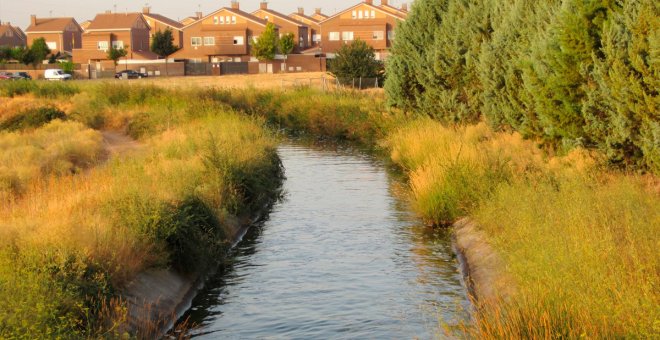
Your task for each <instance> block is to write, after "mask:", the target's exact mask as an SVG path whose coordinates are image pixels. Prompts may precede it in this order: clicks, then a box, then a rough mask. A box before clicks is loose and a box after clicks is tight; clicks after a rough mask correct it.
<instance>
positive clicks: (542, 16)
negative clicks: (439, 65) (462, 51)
mask: <svg viewBox="0 0 660 340" xmlns="http://www.w3.org/2000/svg"><path fill="white" fill-rule="evenodd" d="M560 3H561V0H547V1H543V2H530V1H527V0H510V1H496V2H495V4H494V6H493V8H492V18H493V20H492V21H491V22H492V27H493V34H492V37H491V39H490V40H489V41H488V42H486V43H484V45H483V46H482V49H481V54H480V56H479V64H478V75H479V79H480V83H481V84H482V86H483V90H482V92H481V102H482V106H481V108H482V114H483V116H484V117H485V118H486V121H487V122H488V123H489V124H490V125H491V127H493V128H494V129H496V130H501V129H507V130H509V129H513V130H516V131H518V132H520V133H521V134H522V135H523V136H525V137H533V136H539V134H540V133H539V130H540V128H539V124H538V119H537V117H536V113H535V111H534V105H533V101H532V100H530V99H529V98H528V97H529V93H528V92H527V91H525V84H524V80H523V77H522V75H523V68H524V67H525V65H526V64H527V60H529V56H530V46H531V45H532V43H534V42H535V41H536V40H537V39H540V38H542V37H543V34H544V32H546V30H547V27H548V25H549V23H550V22H551V19H552V18H553V16H554V15H555V13H556V11H557V9H558V7H559V5H560ZM498 18H499V20H498Z"/></svg>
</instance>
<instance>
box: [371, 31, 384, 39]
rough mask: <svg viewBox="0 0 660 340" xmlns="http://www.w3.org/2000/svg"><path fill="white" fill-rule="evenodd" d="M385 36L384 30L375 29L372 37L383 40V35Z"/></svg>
mask: <svg viewBox="0 0 660 340" xmlns="http://www.w3.org/2000/svg"><path fill="white" fill-rule="evenodd" d="M384 36H385V34H384V32H383V31H375V32H374V35H373V36H372V39H374V40H383V37H384Z"/></svg>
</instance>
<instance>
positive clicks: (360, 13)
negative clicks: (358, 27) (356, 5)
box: [358, 11, 362, 19]
mask: <svg viewBox="0 0 660 340" xmlns="http://www.w3.org/2000/svg"><path fill="white" fill-rule="evenodd" d="M358 19H362V11H358Z"/></svg>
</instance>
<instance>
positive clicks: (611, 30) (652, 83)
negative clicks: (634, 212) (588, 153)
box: [583, 0, 660, 174]
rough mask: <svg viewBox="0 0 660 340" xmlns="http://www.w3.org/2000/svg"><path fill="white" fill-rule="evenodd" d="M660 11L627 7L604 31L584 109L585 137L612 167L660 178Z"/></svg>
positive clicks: (650, 5) (647, 3)
mask: <svg viewBox="0 0 660 340" xmlns="http://www.w3.org/2000/svg"><path fill="white" fill-rule="evenodd" d="M659 17H660V5H659V4H658V2H657V1H653V0H638V1H627V2H625V3H624V4H623V9H622V10H621V11H620V12H617V13H614V14H613V15H612V18H611V20H609V21H608V22H607V23H606V24H605V27H604V29H603V34H602V40H601V41H602V48H601V50H600V54H601V55H602V56H601V57H599V56H598V54H594V55H593V57H592V60H593V62H594V63H595V67H594V71H593V73H592V74H591V77H590V78H589V83H588V86H587V89H588V92H587V96H588V99H587V100H586V102H585V104H584V106H583V113H584V119H585V122H586V127H585V131H586V133H587V134H588V136H589V138H590V139H591V140H593V141H594V142H596V143H597V144H598V146H599V148H600V149H601V150H603V151H604V152H605V153H606V154H607V156H608V157H609V159H610V161H611V162H613V163H617V164H622V165H628V166H635V167H647V168H649V169H650V170H652V171H653V172H655V173H658V174H660V114H659V113H658V112H660V111H659V109H660V107H659V106H660V105H659V104H660V103H659V100H658V91H659V89H660V80H659V78H658V75H659V73H660V69H659V66H660V20H658V18H659Z"/></svg>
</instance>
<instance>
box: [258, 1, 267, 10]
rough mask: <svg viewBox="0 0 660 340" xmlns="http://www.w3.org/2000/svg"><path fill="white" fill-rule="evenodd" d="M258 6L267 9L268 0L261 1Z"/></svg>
mask: <svg viewBox="0 0 660 340" xmlns="http://www.w3.org/2000/svg"><path fill="white" fill-rule="evenodd" d="M259 8H261V9H268V2H266V1H262V2H261V3H260V4H259Z"/></svg>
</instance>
